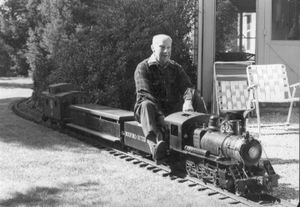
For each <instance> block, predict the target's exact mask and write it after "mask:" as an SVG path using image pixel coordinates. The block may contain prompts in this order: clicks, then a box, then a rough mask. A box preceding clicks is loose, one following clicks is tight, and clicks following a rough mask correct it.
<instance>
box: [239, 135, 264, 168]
mask: <svg viewBox="0 0 300 207" xmlns="http://www.w3.org/2000/svg"><path fill="white" fill-rule="evenodd" d="M240 153H241V157H242V159H243V161H244V163H245V164H246V165H254V164H256V163H257V162H258V161H259V159H260V157H261V154H262V147H261V144H260V143H259V141H257V140H255V139H253V140H251V141H249V142H246V143H245V144H244V145H243V146H242V148H241V152H240Z"/></svg>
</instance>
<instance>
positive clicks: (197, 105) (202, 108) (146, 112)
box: [134, 90, 207, 142]
mask: <svg viewBox="0 0 300 207" xmlns="http://www.w3.org/2000/svg"><path fill="white" fill-rule="evenodd" d="M192 104H193V108H194V111H197V112H201V113H207V109H206V105H205V102H204V100H203V99H202V97H201V96H200V93H199V92H198V91H197V90H194V91H193V97H192ZM180 107H182V105H181V106H180ZM180 110H181V109H177V111H180ZM134 112H135V117H136V119H137V121H138V122H140V123H141V124H142V128H143V132H144V135H145V137H146V138H148V137H149V136H150V135H153V134H154V135H156V136H158V135H162V134H163V133H164V126H165V123H164V118H165V115H164V114H163V113H162V112H161V111H160V110H159V109H158V106H157V105H156V104H154V103H153V102H152V101H150V100H145V101H142V102H141V103H140V104H138V105H136V107H135V111H134ZM159 140H162V137H161V138H160V137H159V136H158V137H157V140H156V142H157V141H159Z"/></svg>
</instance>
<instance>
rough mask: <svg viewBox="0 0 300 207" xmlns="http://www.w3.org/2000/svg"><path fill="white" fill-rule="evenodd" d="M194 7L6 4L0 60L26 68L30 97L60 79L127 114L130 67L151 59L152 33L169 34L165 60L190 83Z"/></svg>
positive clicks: (124, 2)
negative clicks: (169, 59) (178, 67)
mask: <svg viewBox="0 0 300 207" xmlns="http://www.w3.org/2000/svg"><path fill="white" fill-rule="evenodd" d="M195 9H196V0H155V1H153V0H51V1H49V0H7V2H6V3H5V5H4V6H3V7H1V14H2V15H3V18H2V26H1V33H0V34H1V36H0V40H1V38H2V39H3V40H4V41H3V42H4V43H5V45H6V47H7V48H8V49H7V50H5V51H4V52H2V51H0V56H1V54H3V55H5V52H6V53H7V54H9V56H10V57H11V63H9V64H11V65H12V66H13V67H19V68H20V67H21V65H22V68H24V69H25V70H27V69H28V68H30V69H31V70H32V71H33V79H34V92H35V93H34V94H35V95H36V98H37V99H38V97H39V94H40V92H41V91H43V90H45V89H46V87H47V85H48V84H51V83H57V82H62V81H65V82H71V83H74V84H76V85H78V86H79V87H80V88H81V89H83V90H85V91H88V92H89V94H90V97H91V100H92V101H93V102H95V103H100V104H106V105H111V106H115V107H121V108H124V109H131V108H132V107H133V103H134V101H135V87H134V80H133V74H134V70H135V68H136V66H137V64H138V63H139V62H140V61H142V60H143V59H145V58H147V57H149V56H150V54H151V49H150V45H151V39H152V36H153V35H155V34H159V33H165V34H168V35H170V36H171V37H172V39H173V51H172V58H173V59H174V60H176V61H177V62H179V63H180V64H182V65H183V67H184V68H185V69H186V70H187V72H188V74H190V75H191V77H192V79H193V80H196V78H195V77H196V75H195V74H196V68H195V67H194V65H193V64H192V61H191V58H190V54H189V50H190V39H189V34H190V32H191V28H192V24H193V18H194V14H195ZM0 44H1V41H0ZM24 57H26V61H23V60H25V59H24ZM21 60H22V61H23V62H22V61H21ZM7 64H8V63H7ZM0 69H1V68H0Z"/></svg>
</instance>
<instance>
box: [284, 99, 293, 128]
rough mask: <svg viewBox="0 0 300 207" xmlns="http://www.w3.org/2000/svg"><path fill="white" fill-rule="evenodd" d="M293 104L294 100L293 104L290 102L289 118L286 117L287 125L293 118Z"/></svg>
mask: <svg viewBox="0 0 300 207" xmlns="http://www.w3.org/2000/svg"><path fill="white" fill-rule="evenodd" d="M293 104H294V102H293V101H292V102H291V104H290V108H289V112H288V116H287V119H286V125H287V126H288V125H289V124H290V118H291V114H292V110H293Z"/></svg>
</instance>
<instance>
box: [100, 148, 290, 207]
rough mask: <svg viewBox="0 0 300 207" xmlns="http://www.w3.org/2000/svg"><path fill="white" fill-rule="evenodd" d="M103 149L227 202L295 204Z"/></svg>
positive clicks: (258, 205) (258, 206) (256, 206)
mask: <svg viewBox="0 0 300 207" xmlns="http://www.w3.org/2000/svg"><path fill="white" fill-rule="evenodd" d="M103 149H105V150H107V151H108V152H109V153H110V154H112V155H113V156H115V157H118V158H120V159H123V160H125V161H127V162H131V163H133V164H134V165H138V166H139V167H142V168H145V169H147V170H150V171H152V172H154V173H159V174H160V175H162V176H164V177H170V179H171V180H174V181H177V182H178V183H186V184H187V185H188V186H189V187H193V188H197V190H198V191H201V192H206V193H207V195H208V196H211V197H217V198H218V199H220V200H226V201H228V203H229V204H232V205H234V204H244V205H245V206H253V207H262V206H272V207H295V205H293V204H291V203H289V202H287V201H285V200H281V199H279V198H275V197H273V196H271V195H264V196H263V197H262V198H261V199H260V200H258V201H253V200H250V199H247V198H244V197H241V196H238V195H235V194H233V193H230V192H228V191H225V190H222V189H220V188H218V187H216V186H214V185H212V184H210V183H204V182H203V181H202V180H199V179H197V178H194V177H190V176H188V175H186V176H184V177H183V176H182V175H177V174H176V173H173V172H172V170H171V169H170V167H168V166H166V165H162V164H161V165H157V164H156V163H155V162H153V161H152V160H149V159H147V158H144V157H142V156H140V155H137V154H132V153H128V152H124V151H121V150H118V149H114V148H110V147H108V146H103Z"/></svg>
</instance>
